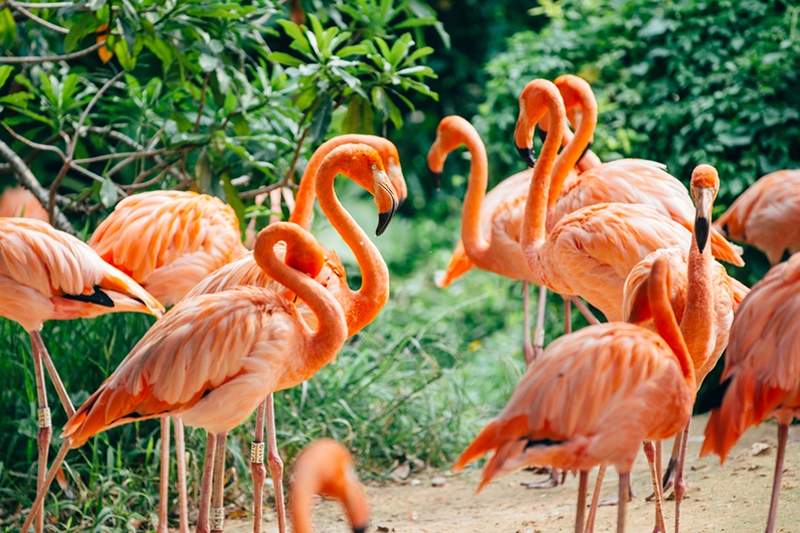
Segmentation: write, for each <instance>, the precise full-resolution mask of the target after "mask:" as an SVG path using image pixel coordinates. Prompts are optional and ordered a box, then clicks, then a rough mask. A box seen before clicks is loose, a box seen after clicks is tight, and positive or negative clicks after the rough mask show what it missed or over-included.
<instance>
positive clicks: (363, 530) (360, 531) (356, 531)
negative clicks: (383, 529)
mask: <svg viewBox="0 0 800 533" xmlns="http://www.w3.org/2000/svg"><path fill="white" fill-rule="evenodd" d="M353 533H367V526H359V527H356V526H353Z"/></svg>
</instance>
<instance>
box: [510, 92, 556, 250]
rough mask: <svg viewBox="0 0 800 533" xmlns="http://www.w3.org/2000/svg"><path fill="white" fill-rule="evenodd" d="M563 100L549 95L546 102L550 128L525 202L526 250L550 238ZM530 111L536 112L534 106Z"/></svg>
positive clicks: (523, 240)
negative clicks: (551, 190) (552, 176)
mask: <svg viewBox="0 0 800 533" xmlns="http://www.w3.org/2000/svg"><path fill="white" fill-rule="evenodd" d="M558 98H559V100H556V99H555V98H553V97H552V96H551V97H550V98H547V100H546V104H547V107H548V113H549V116H550V122H549V124H548V127H547V137H546V138H545V141H544V144H543V145H542V150H541V153H540V154H539V158H538V159H537V160H536V164H535V165H534V167H533V177H532V179H531V185H530V189H529V190H528V199H527V201H526V203H525V218H524V219H523V221H522V230H521V236H520V239H521V240H520V244H521V245H522V247H523V249H527V248H528V247H530V246H539V245H541V244H542V243H543V242H544V240H545V237H546V233H545V222H546V218H547V199H548V190H549V188H550V173H551V172H552V170H553V164H554V162H555V158H556V155H557V153H558V149H559V147H560V146H561V139H562V138H563V137H564V129H565V126H564V120H565V116H564V106H563V105H560V104H561V102H560V96H559V97H558ZM529 112H535V111H534V110H533V109H530V111H529ZM536 122H537V121H536V120H531V121H530V123H531V124H536Z"/></svg>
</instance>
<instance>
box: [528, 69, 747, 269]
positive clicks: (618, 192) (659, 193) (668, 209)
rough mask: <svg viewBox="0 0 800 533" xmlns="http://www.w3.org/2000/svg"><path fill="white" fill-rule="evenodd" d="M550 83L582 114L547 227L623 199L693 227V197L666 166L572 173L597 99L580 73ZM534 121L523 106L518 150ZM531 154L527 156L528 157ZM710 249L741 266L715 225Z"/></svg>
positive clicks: (612, 166)
mask: <svg viewBox="0 0 800 533" xmlns="http://www.w3.org/2000/svg"><path fill="white" fill-rule="evenodd" d="M554 83H555V85H556V87H558V90H559V92H560V94H561V97H562V98H563V100H564V105H565V107H566V109H572V108H575V107H579V109H580V116H581V119H580V121H579V123H578V127H577V129H576V131H575V135H574V137H573V138H572V139H571V141H570V142H569V143H568V144H567V146H566V147H565V148H564V150H563V151H562V152H561V154H560V155H559V157H558V160H557V161H556V163H555V166H554V168H553V174H552V177H551V182H550V189H549V193H548V214H547V228H548V230H550V229H552V228H553V227H554V226H555V224H556V223H557V222H558V221H559V220H561V218H563V217H564V215H566V214H568V213H572V212H574V211H576V210H578V209H580V208H582V207H586V206H590V205H595V204H599V203H604V202H622V203H628V204H643V205H648V206H650V207H652V208H653V209H655V210H657V211H658V212H659V213H661V214H662V215H665V216H668V217H669V218H671V219H672V220H674V221H676V222H678V223H679V224H680V225H681V226H683V227H684V228H686V229H687V230H689V231H691V230H692V227H693V224H694V216H695V213H694V206H693V204H692V200H691V198H690V197H689V194H688V193H687V191H686V187H684V186H683V184H682V183H681V182H680V181H679V180H678V179H677V178H675V177H673V176H671V175H670V174H668V173H667V172H665V171H664V168H665V167H664V165H661V164H659V163H655V162H653V161H647V160H644V159H620V160H617V161H612V162H610V163H603V164H599V165H597V166H592V167H591V168H588V169H587V170H585V171H583V172H581V173H580V174H577V175H576V174H574V173H572V169H573V168H575V166H576V165H577V163H578V161H579V159H580V158H581V157H582V155H583V154H584V151H585V150H586V149H587V148H588V147H589V143H590V142H591V139H592V138H593V136H594V130H595V126H596V125H597V102H596V100H595V98H594V94H593V93H592V89H591V87H590V86H589V84H588V83H586V81H584V80H583V79H581V78H579V77H578V76H573V75H571V74H566V75H563V76H559V77H558V78H556V80H555V82H554ZM536 112H537V109H535V108H533V107H528V108H527V111H526V114H527V115H530V114H531V113H536ZM534 124H536V122H534V121H532V120H531V117H530V116H525V115H524V114H523V110H522V108H521V109H520V117H519V119H518V121H517V126H518V127H517V130H516V132H515V141H516V144H517V149H518V150H519V151H520V153H522V154H529V153H530V147H531V143H532V138H533V133H532V131H531V129H530V128H529V127H526V125H534ZM519 126H523V127H519ZM530 157H531V156H530V155H526V158H530ZM598 161H599V160H598ZM568 178H570V179H568ZM565 185H566V186H565ZM711 249H712V252H713V253H714V255H715V256H716V257H718V258H720V259H722V260H723V261H727V262H728V263H731V264H733V265H736V266H742V265H744V262H743V261H742V258H741V250H740V249H739V248H738V247H736V246H734V245H732V244H731V243H729V242H728V241H727V240H725V238H724V237H723V236H722V234H720V233H719V232H718V231H717V230H713V231H712V232H711Z"/></svg>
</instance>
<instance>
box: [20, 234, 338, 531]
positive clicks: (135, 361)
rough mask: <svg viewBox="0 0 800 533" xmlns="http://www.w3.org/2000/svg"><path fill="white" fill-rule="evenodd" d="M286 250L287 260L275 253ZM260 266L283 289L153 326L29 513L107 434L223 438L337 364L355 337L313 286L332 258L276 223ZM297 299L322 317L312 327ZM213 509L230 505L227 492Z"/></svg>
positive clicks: (92, 407)
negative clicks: (70, 458) (157, 423)
mask: <svg viewBox="0 0 800 533" xmlns="http://www.w3.org/2000/svg"><path fill="white" fill-rule="evenodd" d="M279 241H284V242H285V243H286V254H285V263H284V262H283V261H282V260H281V259H279V258H278V257H277V255H276V253H275V250H274V246H275V245H276V243H278V242H279ZM254 255H255V258H256V261H257V262H258V264H259V266H261V268H263V269H264V270H266V271H267V272H268V273H269V274H270V276H271V277H272V278H273V279H274V280H276V281H277V282H278V283H280V284H281V285H283V286H284V287H285V288H286V289H288V291H291V293H292V295H286V294H285V291H273V290H269V289H263V288H258V287H241V288H238V289H232V290H229V291H222V292H219V293H216V294H208V295H203V296H198V297H196V298H192V299H187V300H183V301H181V302H179V303H178V304H177V305H176V306H175V307H173V308H172V309H171V310H170V311H169V312H168V313H167V314H166V315H164V317H163V318H162V319H161V320H159V321H158V322H156V323H155V325H154V326H153V327H152V328H150V330H149V331H148V332H147V333H146V334H145V336H144V337H143V338H142V339H141V340H140V341H139V342H138V343H137V344H136V346H135V347H134V348H133V350H132V351H131V352H130V353H129V354H128V356H127V357H126V358H125V359H124V360H123V362H122V363H121V364H120V366H119V367H117V369H116V370H115V371H114V372H113V373H112V374H111V376H109V377H108V378H107V379H106V380H105V382H103V384H102V385H101V386H100V388H99V389H98V390H97V391H95V392H94V394H92V395H91V396H90V397H89V398H88V399H87V400H86V401H85V402H84V403H83V405H81V406H80V407H79V408H78V410H77V411H76V412H75V414H74V415H73V416H72V417H70V419H69V420H68V421H67V424H66V425H65V426H64V431H63V433H62V435H63V438H64V441H63V443H62V445H61V448H60V449H59V452H58V455H57V456H56V459H55V460H54V462H53V465H52V466H51V467H50V470H49V471H48V474H47V479H46V481H45V490H43V491H41V492H40V493H39V494H38V495H37V498H36V501H35V502H34V504H33V506H32V508H31V513H30V515H29V516H28V518H27V519H26V521H25V524H24V525H23V529H22V530H23V531H27V530H28V527H29V526H30V523H31V521H32V519H33V517H34V516H35V515H36V514H37V513H38V512H39V511H40V509H41V506H42V502H43V500H44V498H45V495H46V493H47V490H46V489H47V487H48V486H49V484H50V483H52V480H53V477H54V476H55V470H56V469H57V468H58V467H59V466H60V464H61V462H62V461H63V459H64V457H65V456H66V454H67V452H68V451H69V450H70V449H73V448H77V447H80V446H81V445H83V444H84V443H85V442H86V441H87V440H88V439H90V438H91V437H92V436H94V435H96V434H97V433H100V432H101V431H105V430H106V429H109V428H112V427H115V426H119V425H122V424H126V423H128V422H133V421H136V420H145V419H149V418H161V417H165V416H178V417H180V418H181V419H182V420H183V421H184V422H185V423H186V424H188V425H190V426H196V427H201V428H203V429H205V430H206V431H208V432H209V433H212V434H223V433H225V432H227V431H229V430H230V429H233V428H234V427H236V426H238V425H239V424H241V423H242V422H243V421H244V420H245V419H247V417H248V416H249V415H250V413H252V411H253V410H254V409H255V408H256V407H257V406H258V405H259V404H260V403H261V402H262V401H263V400H264V396H265V394H266V393H268V392H270V391H276V390H283V389H286V388H289V387H293V386H295V385H297V384H299V383H301V382H303V381H305V380H306V379H308V378H309V377H311V376H312V375H313V374H314V373H316V372H317V371H318V370H319V369H320V368H322V367H323V366H325V365H326V364H328V363H329V362H330V361H332V360H333V359H334V357H335V356H336V353H337V352H338V351H339V349H341V347H342V345H343V344H344V341H345V339H346V337H347V324H346V323H345V319H344V313H343V312H342V309H341V306H340V305H339V303H338V302H337V301H336V300H335V299H334V298H333V296H332V295H331V294H330V293H329V292H328V291H327V290H325V288H324V287H322V286H321V285H319V283H317V282H316V281H314V279H313V276H316V275H317V274H318V273H319V271H320V269H321V268H322V266H323V264H324V260H325V259H324V253H323V250H322V248H321V247H320V246H319V245H318V244H317V243H316V241H315V240H314V238H313V237H312V236H311V235H310V234H309V233H308V232H306V231H305V230H303V229H302V228H300V227H299V226H298V225H296V224H291V223H276V224H272V225H270V226H269V227H267V228H266V229H264V230H263V231H262V232H261V233H260V234H259V236H258V238H257V240H256V246H255V252H254ZM295 296H296V298H297V299H299V300H300V301H302V302H303V303H304V304H305V305H307V306H308V307H309V308H310V309H311V311H312V313H313V314H314V319H315V320H314V321H315V323H316V324H317V325H316V327H315V328H312V327H311V326H309V324H308V323H307V322H306V320H305V319H303V317H302V316H301V314H300V312H299V311H298V309H297V305H296V304H295ZM218 488H219V490H218V491H215V494H214V499H215V502H221V500H222V485H221V484H220V485H219V486H218Z"/></svg>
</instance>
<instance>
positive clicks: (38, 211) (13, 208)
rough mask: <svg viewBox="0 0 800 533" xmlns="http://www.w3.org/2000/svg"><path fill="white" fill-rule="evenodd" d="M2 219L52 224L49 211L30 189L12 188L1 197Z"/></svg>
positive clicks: (0, 213)
mask: <svg viewBox="0 0 800 533" xmlns="http://www.w3.org/2000/svg"><path fill="white" fill-rule="evenodd" d="M0 217H25V218H35V219H38V220H43V221H44V222H50V217H49V216H48V214H47V210H46V209H45V208H44V207H43V206H42V204H40V203H39V200H37V199H36V197H35V196H34V195H33V193H31V192H30V191H29V190H28V189H24V188H22V187H12V188H9V189H6V190H5V191H3V194H1V195H0Z"/></svg>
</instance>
